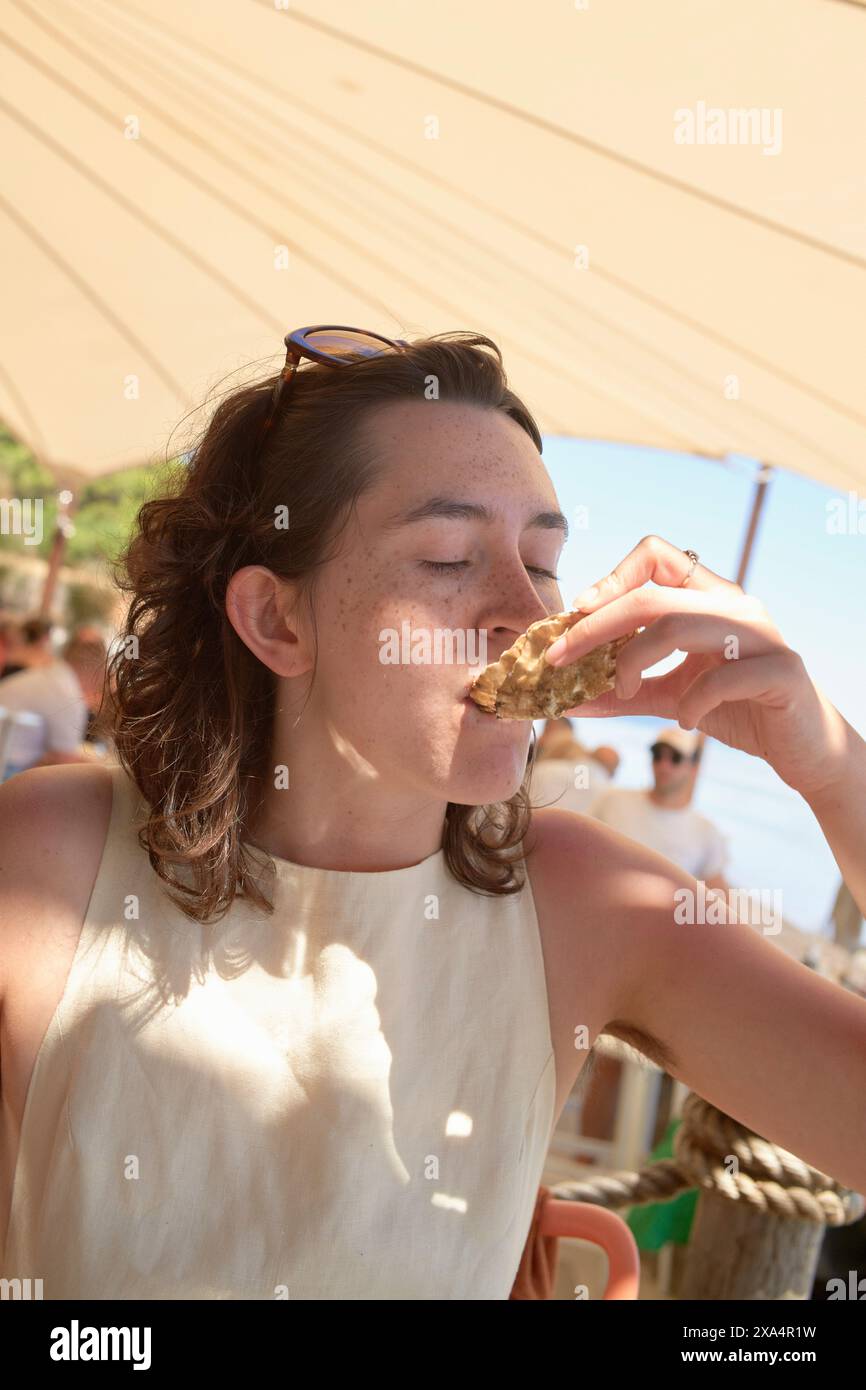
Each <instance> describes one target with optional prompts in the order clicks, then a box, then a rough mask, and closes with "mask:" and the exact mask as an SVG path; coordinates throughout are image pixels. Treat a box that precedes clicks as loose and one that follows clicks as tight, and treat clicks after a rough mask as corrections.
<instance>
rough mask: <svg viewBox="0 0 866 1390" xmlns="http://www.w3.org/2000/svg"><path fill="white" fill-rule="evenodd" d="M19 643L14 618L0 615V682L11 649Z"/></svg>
mask: <svg viewBox="0 0 866 1390" xmlns="http://www.w3.org/2000/svg"><path fill="white" fill-rule="evenodd" d="M20 642H21V629H20V627H19V626H18V623H17V622H16V621H15V619H14V618H12V617H10V616H8V615H7V614H5V613H3V614H0V680H2V679H3V672H4V671H5V669H6V666H7V664H8V662H9V659H10V656H9V654H10V652H11V650H12V648H13V647H15V646H17V645H19V644H20Z"/></svg>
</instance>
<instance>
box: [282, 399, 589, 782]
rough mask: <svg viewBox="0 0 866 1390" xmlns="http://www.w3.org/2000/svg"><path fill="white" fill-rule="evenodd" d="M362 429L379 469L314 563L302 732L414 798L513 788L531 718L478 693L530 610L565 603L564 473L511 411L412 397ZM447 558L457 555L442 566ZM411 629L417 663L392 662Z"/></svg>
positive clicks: (534, 615)
mask: <svg viewBox="0 0 866 1390" xmlns="http://www.w3.org/2000/svg"><path fill="white" fill-rule="evenodd" d="M366 429H367V431H368V432H369V434H370V436H371V437H372V439H373V442H374V445H375V448H376V455H377V458H378V460H379V461H380V465H381V471H380V473H379V476H378V478H377V481H376V483H375V484H374V486H373V487H372V488H371V489H370V490H369V491H368V492H367V493H365V494H364V496H362V497H361V498H360V499H359V502H358V505H357V508H356V513H355V515H354V516H353V517H352V518H351V519H350V521H349V524H348V525H347V527H346V529H345V531H344V532H343V536H342V538H341V543H340V552H339V554H338V555H336V556H335V557H334V558H333V559H332V560H330V561H329V562H328V563H327V564H326V565H324V566H323V567H322V569H321V570H320V571H319V572H318V577H317V580H316V585H315V588H314V591H313V611H314V613H315V620H316V633H317V637H318V657H317V671H316V674H315V679H314V681H313V683H312V689H309V679H310V678H309V676H304V677H300V678H298V684H299V685H302V686H303V694H304V696H305V697H307V693H308V690H309V695H308V698H307V703H306V705H305V707H304V711H303V715H302V718H301V721H300V723H299V724H298V726H297V729H296V731H295V732H296V734H301V733H302V731H303V728H304V726H305V725H306V727H307V729H308V730H310V729H311V725H310V723H309V721H313V723H314V725H315V726H316V727H317V730H318V731H319V732H321V730H322V729H323V728H325V727H327V728H328V729H329V730H330V733H331V735H332V737H333V738H334V740H335V742H336V743H337V745H338V746H339V747H340V748H341V749H343V750H353V751H352V752H351V753H349V754H348V756H350V757H354V758H355V759H356V760H357V757H358V756H360V758H362V759H363V760H364V762H365V763H366V764H367V765H368V773H367V775H374V776H376V777H377V778H378V779H380V780H381V781H382V782H383V783H385V784H386V785H388V786H389V787H393V788H394V789H395V790H397V789H399V790H400V791H401V792H403V793H408V794H409V796H410V798H411V795H412V792H413V790H417V791H419V792H421V793H426V794H428V795H429V796H430V797H434V798H441V799H442V800H444V801H453V802H460V803H464V804H468V805H481V804H486V803H489V802H493V801H499V800H505V799H507V798H508V797H510V796H512V795H513V793H514V792H515V791H516V790H517V789H518V787H519V786H520V783H521V780H522V778H523V774H524V770H525V767H526V757H527V752H528V746H529V740H530V737H531V731H532V724H531V722H530V721H522V720H500V719H496V718H495V717H494V716H492V715H489V714H483V713H482V712H481V711H480V710H479V709H478V708H477V706H476V705H475V704H474V703H473V702H472V701H471V700H468V699H467V698H466V692H467V690H468V688H469V686H470V684H471V683H472V680H473V679H474V677H475V676H476V675H477V674H478V671H479V670H480V669H481V667H482V666H484V665H485V664H486V663H487V662H490V661H495V660H497V658H498V657H499V656H500V655H501V654H502V652H503V651H504V650H505V649H506V648H507V647H510V646H511V645H512V643H513V642H514V640H515V639H516V638H517V637H518V636H519V635H520V634H521V633H522V632H524V631H525V630H526V628H527V627H528V626H529V624H530V623H533V622H535V621H537V620H538V619H539V618H543V617H544V616H545V615H546V614H548V613H553V612H557V611H559V610H560V609H561V608H562V606H563V604H562V597H561V593H560V589H559V585H558V584H557V582H556V579H555V577H551V576H555V575H556V572H557V561H558V559H559V556H560V553H561V550H562V547H563V544H564V540H565V531H564V529H563V527H564V518H562V517H561V515H560V513H559V509H558V503H557V499H556V494H555V492H554V489H553V485H552V483H551V481H550V478H549V476H548V474H547V470H546V468H545V467H544V464H543V462H542V460H541V458H540V456H539V454H538V452H537V451H536V449H535V446H534V444H533V442H532V440H531V439H530V438H529V436H528V435H527V434H526V432H525V431H524V430H523V429H521V427H520V426H519V425H518V424H516V423H515V422H514V421H513V420H511V419H509V418H508V417H507V416H506V415H505V414H504V413H502V412H501V411H497V410H492V409H484V408H479V407H477V406H467V405H463V404H457V403H454V402H447V401H423V402H422V401H405V402H403V401H401V402H398V403H394V404H393V405H392V404H389V405H387V406H384V407H379V408H377V409H376V410H375V411H373V412H371V414H370V415H369V417H368V420H367V423H366ZM446 503H447V507H448V509H449V510H450V514H445V510H444V509H445V505H446ZM458 504H459V506H460V508H463V509H467V508H469V507H472V508H476V509H480V508H483V509H485V513H489V516H488V515H485V516H483V517H482V516H480V515H470V514H467V513H466V511H465V510H464V511H463V512H462V513H458V512H457V511H456V507H457V505H458ZM422 509H423V510H424V511H425V512H426V513H427V514H426V515H423V516H422V515H420V514H419V513H420V512H421V511H422ZM539 516H541V518H542V519H541V520H540V521H539V520H538V519H537V518H539ZM413 518H414V519H413ZM446 563H447V564H453V565H454V566H455V567H454V568H453V569H442V570H439V571H437V570H435V569H433V568H432V567H431V565H432V564H446ZM458 566H459V567H458ZM389 631H390V633H391V634H393V636H394V641H393V642H392V643H391V646H390V648H389V646H388V642H387V639H388V635H389ZM404 631H405V632H406V634H407V638H408V642H407V650H408V653H409V654H410V655H411V652H412V649H413V646H412V643H413V642H414V643H415V644H416V645H415V650H416V652H417V651H419V647H418V646H417V643H418V642H419V640H423V637H424V634H426V635H427V640H428V643H429V647H428V650H427V651H426V652H425V651H424V650H423V648H422V649H420V653H421V656H422V658H423V659H422V661H421V663H420V664H415V663H412V662H409V663H404V662H403V661H402V659H399V660H398V661H397V662H396V663H395V662H394V661H393V660H392V659H385V658H388V657H394V656H396V657H397V658H402V656H403V650H402V649H401V647H402V642H403V633H404ZM461 632H462V633H463V635H464V638H465V646H464V648H463V650H462V651H461V649H460V647H459V645H458V643H459V636H460V633H461ZM437 633H438V641H439V644H440V645H439V648H438V651H437V646H436V643H437ZM485 635H486V643H487V648H486V653H485V650H484V646H483V645H480V644H481V643H483V640H484V636H485ZM473 642H474V646H473ZM452 643H453V645H452ZM449 655H450V656H451V657H453V660H449ZM473 661H474V662H475V664H474V665H472V664H470V663H472V662H473ZM293 684H294V682H293ZM293 693H294V692H293Z"/></svg>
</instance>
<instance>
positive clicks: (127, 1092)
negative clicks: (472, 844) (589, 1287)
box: [0, 765, 555, 1299]
mask: <svg viewBox="0 0 866 1390" xmlns="http://www.w3.org/2000/svg"><path fill="white" fill-rule="evenodd" d="M111 773H112V778H113V800H112V811H111V821H110V825H109V830H108V835H107V838H106V842H105V846H104V849H103V854H102V859H101V862H100V867H99V871H98V874H97V877H96V881H95V884H94V887H93V892H92V894H91V898H90V901H89V904H88V908H87V914H86V918H85V921H84V925H83V929H82V932H81V936H80V939H79V942H78V945H77V948H76V951H75V955H74V958H73V962H72V966H71V969H70V972H69V976H68V978H67V981H66V986H65V989H64V992H63V995H62V998H61V1000H60V1003H59V1005H58V1007H57V1010H56V1012H55V1014H54V1017H53V1018H52V1020H51V1023H50V1024H49V1027H48V1030H47V1032H46V1034H45V1037H44V1039H43V1042H42V1045H41V1047H40V1050H39V1053H38V1056H37V1059H36V1064H35V1068H34V1071H33V1075H32V1078H31V1081H30V1085H29V1090H28V1093H27V1099H26V1104H25V1109H24V1115H23V1121H22V1131H21V1136H20V1148H19V1152H18V1156H17V1161H16V1166H15V1173H14V1179H13V1187H12V1203H11V1212H10V1219H9V1230H8V1235H7V1240H6V1248H5V1252H4V1256H3V1259H2V1262H0V1273H2V1275H3V1277H5V1278H7V1279H12V1278H20V1279H22V1280H23V1279H25V1278H30V1279H31V1280H35V1279H42V1281H43V1296H44V1297H45V1298H46V1299H63V1298H71V1299H76V1298H82V1299H83V1298H93V1299H115V1298H119V1299H221V1298H226V1299H274V1298H295V1299H298V1298H300V1299H507V1298H508V1296H509V1293H510V1291H511V1287H512V1284H513V1282H514V1278H515V1276H516V1273H517V1268H518V1265H519V1262H520V1257H521V1254H522V1251H523V1247H524V1244H525V1241H526V1238H527V1235H528V1231H529V1226H530V1222H531V1219H532V1214H533V1209H534V1204H535V1200H536V1196H537V1191H538V1186H539V1183H540V1181H541V1174H542V1168H543V1165H544V1160H545V1155H546V1152H547V1147H548V1142H549V1140H550V1137H551V1131H552V1124H553V1117H554V1102H555V1067H554V1052H553V1045H552V1040H551V1033H550V1024H549V1014H548V1001H547V987H546V981H545V975H544V963H543V956H542V952H541V942H540V937H539V931H538V922H537V918H536V913H535V906H534V902H533V898H532V889H531V884H530V882H529V879H528V876H527V879H526V883H525V886H524V888H523V889H522V890H521V892H520V893H519V894H515V895H513V896H508V897H485V896H480V895H478V894H476V893H473V892H471V891H470V890H468V889H466V888H464V887H463V886H462V885H460V884H458V883H457V882H456V881H455V880H454V879H453V878H452V877H451V875H450V873H449V872H448V870H447V868H446V864H445V859H444V852H443V851H442V850H439V851H438V852H437V853H435V854H433V855H431V856H430V857H429V858H427V859H425V860H423V861H422V862H421V863H419V864H415V865H412V866H411V867H409V868H403V869H394V870H388V871H385V872H380V873H363V872H344V871H342V870H331V869H319V868H311V867H309V866H305V865H299V864H293V863H291V862H289V861H288V860H284V859H278V858H273V863H274V865H275V868H276V880H275V882H271V881H270V880H266V884H267V888H268V892H269V895H270V896H272V897H273V899H274V903H275V911H274V914H273V916H267V915H266V914H265V913H263V912H261V911H260V910H258V909H255V908H254V907H253V906H252V905H251V904H250V903H249V901H248V900H245V899H242V898H241V899H235V901H234V903H233V905H232V908H231V909H230V911H229V912H228V914H227V915H226V917H225V918H224V919H223V921H222V922H220V923H216V924H214V925H212V926H210V927H208V926H202V925H199V924H196V923H194V922H193V921H192V920H191V919H190V918H187V917H185V916H184V914H183V913H181V912H180V911H179V909H177V908H175V907H174V906H173V904H172V903H171V902H170V900H169V899H168V898H167V897H166V896H165V891H164V888H163V885H162V882H161V880H160V879H159V877H158V875H157V874H156V873H155V872H154V871H153V869H152V868H151V865H150V862H149V859H148V856H147V853H146V851H145V850H143V849H142V848H141V846H140V845H139V843H138V840H137V837H136V831H137V829H138V826H139V825H141V824H143V820H142V819H140V817H141V816H142V815H143V810H144V807H143V802H142V801H141V800H140V794H139V792H138V789H137V787H136V786H135V784H134V783H133V782H132V781H131V779H130V778H129V777H128V776H127V774H126V773H125V772H124V770H123V769H122V768H120V767H119V766H116V765H113V766H112V767H111ZM262 853H263V852H262ZM263 862H265V861H263ZM524 872H525V866H524Z"/></svg>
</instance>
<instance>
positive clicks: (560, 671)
mask: <svg viewBox="0 0 866 1390" xmlns="http://www.w3.org/2000/svg"><path fill="white" fill-rule="evenodd" d="M583 616H584V614H583V613H582V612H581V610H580V609H572V610H571V612H569V613H553V614H551V616H550V617H549V618H542V619H540V621H539V622H537V623H532V625H531V626H530V627H528V628H527V630H526V632H524V633H523V634H522V636H520V637H518V639H517V641H516V642H515V643H514V645H513V646H512V647H509V648H508V650H507V651H505V652H503V653H502V655H501V657H500V658H499V660H498V661H494V662H493V663H492V665H490V666H485V668H484V670H483V671H482V672H481V673H480V675H479V676H478V677H477V679H476V680H475V683H474V684H473V686H472V688H471V690H470V691H469V695H470V697H471V699H473V700H474V701H475V703H476V705H478V706H479V707H480V708H481V709H483V710H486V711H487V713H488V714H495V715H496V717H497V719H545V718H546V719H558V718H559V716H560V715H561V714H564V713H565V711H566V710H568V709H573V708H574V706H575V705H580V704H582V703H583V701H584V700H595V699H596V698H597V697H598V696H599V695H603V694H604V692H605V691H606V690H612V689H613V685H614V682H615V679H616V656H617V652H618V651H619V650H620V648H621V647H624V646H625V644H626V642H629V641H631V639H632V637H635V636H636V635H637V632H636V630H635V632H629V633H627V634H626V635H625V636H624V637H617V638H615V639H614V640H613V641H612V642H602V644H601V646H599V647H594V648H593V650H592V651H591V652H587V653H586V655H585V656H582V657H579V659H578V660H577V661H575V662H573V663H572V664H571V665H570V666H548V664H547V662H546V661H545V660H544V656H543V653H544V651H545V650H546V649H547V647H549V646H550V645H551V643H553V642H555V641H556V639H557V637H561V636H562V634H563V633H564V632H567V631H568V629H569V628H570V627H573V626H574V624H575V623H576V622H579V621H580V619H581V618H582V617H583Z"/></svg>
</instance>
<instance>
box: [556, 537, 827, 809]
mask: <svg viewBox="0 0 866 1390" xmlns="http://www.w3.org/2000/svg"><path fill="white" fill-rule="evenodd" d="M689 566H690V561H689V559H688V556H687V555H686V554H685V552H684V551H683V550H680V549H679V548H678V547H677V546H675V545H672V544H671V543H670V541H665V540H662V539H660V537H658V536H645V537H644V539H643V540H642V541H641V542H640V544H639V545H637V546H636V547H635V549H634V550H632V551H631V553H630V554H629V555H627V556H626V558H625V559H624V560H623V561H622V562H621V563H620V564H619V565H617V567H616V569H615V570H613V571H612V573H611V574H609V575H608V576H607V577H606V578H605V579H602V580H600V581H599V583H598V584H597V585H595V586H594V588H593V589H588V590H585V591H584V593H582V594H579V595H578V596H577V598H576V599H575V601H574V605H573V606H574V607H575V608H581V609H583V610H584V611H586V612H588V616H587V617H586V618H583V619H582V620H581V622H579V623H577V624H576V625H575V626H574V627H573V628H571V629H570V631H569V632H567V633H566V634H565V636H564V637H561V638H560V639H559V640H558V641H557V642H555V643H553V645H552V646H551V647H549V648H548V650H547V653H546V657H547V659H548V660H550V658H551V656H552V654H553V653H554V652H561V653H562V656H561V658H560V659H559V660H557V661H552V662H551V664H552V665H554V666H562V665H568V664H570V663H571V662H573V661H576V660H577V658H578V657H580V656H583V655H584V654H585V653H586V652H588V651H591V650H592V648H593V647H596V646H598V645H599V644H600V643H601V642H607V641H609V640H610V639H611V638H614V637H621V636H622V635H623V634H624V633H627V632H631V631H633V630H634V628H636V627H642V628H643V631H642V632H640V633H639V634H638V636H637V637H635V638H633V639H632V641H630V642H629V643H628V644H627V645H626V646H625V647H623V648H622V649H621V650H620V652H619V655H618V657H617V676H616V688H615V690H612V691H610V692H608V694H606V695H602V696H600V697H599V698H598V699H597V700H592V701H587V702H586V703H585V704H582V705H579V706H577V707H576V708H575V709H574V710H570V711H567V712H568V713H572V714H575V715H579V716H580V717H583V716H587V717H593V716H600V717H604V716H610V715H624V714H652V715H657V716H659V717H661V718H663V719H673V720H676V721H677V723H679V724H680V725H681V727H682V728H684V729H699V730H701V731H702V732H703V733H706V734H710V735H711V736H712V737H713V738H716V739H719V740H720V741H721V742H722V743H727V744H728V745H729V746H730V747H732V748H741V749H743V750H744V751H745V752H747V753H754V754H756V755H757V756H758V757H760V758H764V759H765V760H766V761H767V762H768V763H769V764H770V766H771V767H772V768H774V769H775V771H776V772H777V773H778V774H779V776H780V777H781V778H782V779H783V780H784V781H785V782H787V783H788V785H789V786H791V787H794V788H795V790H797V791H799V792H800V793H801V794H802V795H803V796H804V797H806V799H807V800H810V799H811V798H813V797H816V796H820V795H821V794H822V793H823V792H824V791H825V790H826V789H830V788H832V787H833V785H834V783H835V782H836V781H837V780H838V781H841V779H842V776H843V773H844V770H845V764H846V758H847V756H848V751H847V750H846V744H847V741H848V736H850V734H851V732H852V730H851V728H850V725H847V724H846V722H845V720H844V719H843V718H842V716H841V715H840V714H839V712H838V710H836V709H835V708H834V706H833V705H832V704H831V703H830V701H829V700H828V699H827V698H826V696H824V695H823V694H822V693H821V692H820V691H819V690H818V689H817V687H816V686H815V685H814V684H813V683H812V681H811V680H810V678H809V674H808V672H807V671H806V668H805V666H804V665H803V661H802V659H801V658H800V656H799V655H798V653H797V652H795V651H792V650H791V648H790V647H789V646H788V645H787V643H786V642H785V639H784V638H783V637H782V635H781V633H780V632H779V631H778V629H777V628H776V627H775V625H774V624H773V621H772V619H771V618H770V615H769V614H768V612H767V610H766V609H765V607H764V605H763V604H762V603H761V602H760V601H759V600H758V599H756V598H752V597H751V596H750V595H748V594H746V593H744V592H743V590H742V589H741V588H740V586H739V584H733V583H731V581H730V580H727V579H723V578H722V577H721V576H720V575H718V574H715V573H714V572H713V571H712V570H710V569H707V568H706V566H704V565H700V564H698V565H696V566H695V568H694V571H693V573H692V575H691V578H690V579H689V584H688V587H687V588H682V587H681V586H682V581H683V579H684V578H685V576H686V575H687V574H688V572H689ZM647 580H652V581H653V583H654V584H655V585H658V586H660V587H658V588H650V587H644V585H645V584H646V581H647ZM675 651H682V652H686V653H687V656H686V659H685V661H683V662H682V663H681V664H680V665H679V666H677V667H676V668H675V669H674V670H672V671H669V672H668V673H667V674H666V675H663V676H653V677H650V678H649V679H646V680H645V679H643V678H642V674H641V673H642V672H643V671H644V670H645V669H646V668H648V667H651V666H654V665H655V664H656V662H658V661H661V660H662V659H663V658H664V657H666V656H669V655H670V654H671V653H672V652H675Z"/></svg>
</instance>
